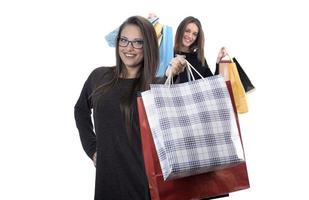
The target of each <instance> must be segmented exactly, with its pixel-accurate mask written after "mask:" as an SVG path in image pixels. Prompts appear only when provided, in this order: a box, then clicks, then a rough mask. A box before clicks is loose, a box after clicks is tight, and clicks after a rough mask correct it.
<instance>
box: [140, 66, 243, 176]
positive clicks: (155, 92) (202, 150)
mask: <svg viewBox="0 0 309 200" xmlns="http://www.w3.org/2000/svg"><path fill="white" fill-rule="evenodd" d="M188 65H189V66H190V64H189V63H188ZM191 67H192V66H191ZM193 69H194V68H193ZM150 88H151V89H150V90H148V91H146V92H143V93H142V99H143V103H144V106H145V110H146V114H147V118H148V122H149V125H150V129H151V133H152V137H153V140H154V144H155V147H156V151H157V153H158V157H159V160H160V166H161V169H162V173H163V177H164V180H172V179H176V178H182V177H187V176H192V175H196V174H201V173H205V172H209V171H214V170H217V169H223V168H226V167H231V166H234V165H235V164H239V163H241V162H244V161H245V159H244V153H243V149H242V145H241V140H240V137H239V133H238V129H237V124H236V120H235V115H234V111H233V106H232V103H231V98H230V95H229V92H228V89H227V86H226V83H225V81H224V78H223V77H222V76H221V75H217V76H212V77H208V78H202V79H199V80H194V81H191V82H187V83H181V84H175V85H169V84H165V85H163V84H152V85H151V86H150Z"/></svg>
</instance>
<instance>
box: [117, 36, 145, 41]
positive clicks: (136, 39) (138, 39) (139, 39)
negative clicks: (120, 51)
mask: <svg viewBox="0 0 309 200" xmlns="http://www.w3.org/2000/svg"><path fill="white" fill-rule="evenodd" d="M120 38H122V39H127V40H129V38H127V37H126V36H120ZM130 41H143V38H134V39H133V40H130Z"/></svg>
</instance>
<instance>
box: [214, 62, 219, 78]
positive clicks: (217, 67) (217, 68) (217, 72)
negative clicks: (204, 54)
mask: <svg viewBox="0 0 309 200" xmlns="http://www.w3.org/2000/svg"><path fill="white" fill-rule="evenodd" d="M218 74H219V63H216V71H215V75H218Z"/></svg>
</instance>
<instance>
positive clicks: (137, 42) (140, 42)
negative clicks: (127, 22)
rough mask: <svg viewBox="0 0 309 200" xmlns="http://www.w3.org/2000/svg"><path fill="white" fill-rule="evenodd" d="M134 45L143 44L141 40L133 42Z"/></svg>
mask: <svg viewBox="0 0 309 200" xmlns="http://www.w3.org/2000/svg"><path fill="white" fill-rule="evenodd" d="M134 43H135V44H138V45H142V44H143V43H144V42H143V41H142V40H137V41H134Z"/></svg>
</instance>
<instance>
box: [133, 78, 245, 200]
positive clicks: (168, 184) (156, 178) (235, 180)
mask: <svg viewBox="0 0 309 200" xmlns="http://www.w3.org/2000/svg"><path fill="white" fill-rule="evenodd" d="M226 83H227V86H228V89H229V93H230V95H231V100H232V104H233V108H234V109H233V110H234V114H235V118H236V123H237V127H238V131H239V135H240V137H241V133H240V126H239V122H238V116H237V113H236V107H235V103H233V98H232V95H233V93H232V92H231V91H232V89H231V84H230V82H226ZM137 106H138V114H139V125H140V130H141V139H142V147H143V157H144V163H145V169H146V174H147V178H148V184H149V191H150V195H151V199H152V200H178V199H183V200H186V199H188V200H189V199H200V198H209V197H217V196H222V195H227V194H228V193H231V192H235V191H239V190H243V189H248V188H249V187H250V184H249V177H248V173H247V167H246V163H245V162H243V163H240V164H237V165H235V166H233V167H228V168H225V169H220V170H216V171H212V172H208V173H204V174H199V175H194V176H189V177H185V178H180V179H175V180H170V181H164V180H163V175H162V171H161V167H160V163H159V158H158V155H157V153H156V149H155V145H154V141H153V138H152V134H151V130H150V127H149V123H148V119H147V116H146V112H145V107H144V104H143V101H142V98H141V97H138V98H137Z"/></svg>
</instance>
